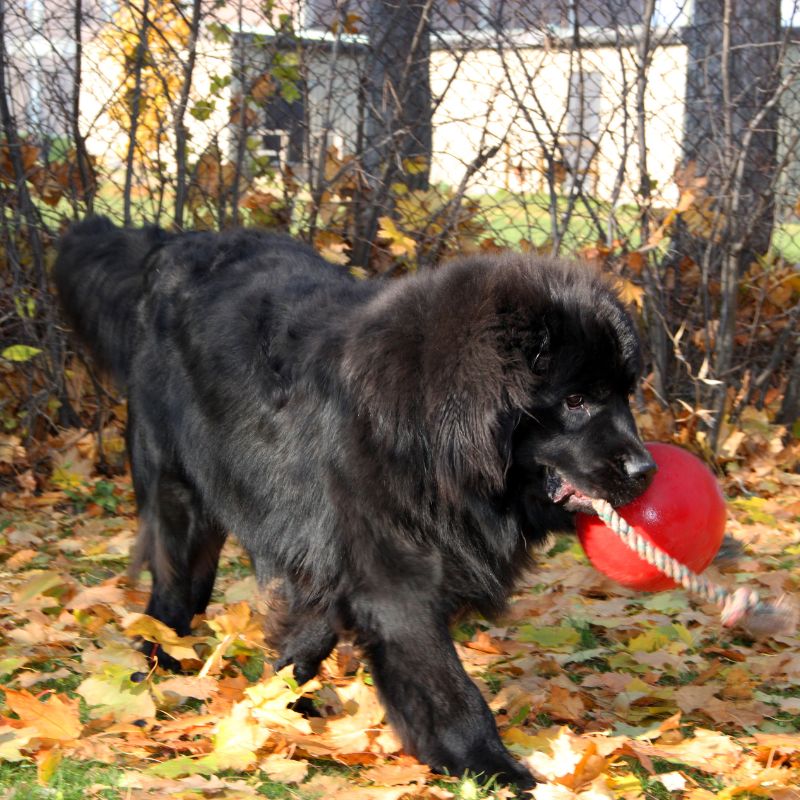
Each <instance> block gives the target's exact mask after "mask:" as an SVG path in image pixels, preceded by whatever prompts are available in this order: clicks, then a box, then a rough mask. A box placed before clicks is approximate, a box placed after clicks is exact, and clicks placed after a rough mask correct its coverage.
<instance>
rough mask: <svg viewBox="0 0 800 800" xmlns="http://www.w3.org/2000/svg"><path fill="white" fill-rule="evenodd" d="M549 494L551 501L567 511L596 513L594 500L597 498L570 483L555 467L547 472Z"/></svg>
mask: <svg viewBox="0 0 800 800" xmlns="http://www.w3.org/2000/svg"><path fill="white" fill-rule="evenodd" d="M547 496H548V497H549V498H550V501H551V502H553V503H555V504H556V505H559V506H561V507H562V508H564V509H566V510H567V511H582V512H584V513H588V514H591V513H594V511H593V508H592V500H593V499H595V498H593V497H591V496H590V495H588V494H586V492H582V491H581V490H580V489H579V488H578V487H577V486H575V484H573V483H570V481H568V480H567V479H566V478H565V477H564V476H563V475H561V473H559V472H557V471H556V470H554V469H550V470H548V473H547Z"/></svg>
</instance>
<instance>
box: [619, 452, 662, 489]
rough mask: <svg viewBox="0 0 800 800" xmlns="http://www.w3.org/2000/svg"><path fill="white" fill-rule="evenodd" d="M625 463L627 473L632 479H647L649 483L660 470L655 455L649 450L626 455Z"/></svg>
mask: <svg viewBox="0 0 800 800" xmlns="http://www.w3.org/2000/svg"><path fill="white" fill-rule="evenodd" d="M623 465H624V467H625V474H626V475H627V476H628V477H629V478H630V479H631V480H646V481H647V482H648V483H649V482H650V481H651V480H652V479H653V475H655V474H656V472H657V470H658V467H657V466H656V462H655V461H653V457H652V456H651V455H650V453H648V452H647V451H645V452H644V453H636V454H635V455H630V456H626V457H625V459H624V461H623Z"/></svg>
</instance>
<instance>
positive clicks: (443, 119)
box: [0, 0, 800, 452]
mask: <svg viewBox="0 0 800 800" xmlns="http://www.w3.org/2000/svg"><path fill="white" fill-rule="evenodd" d="M796 18H797V19H800V15H798V14H797V13H796V9H795V7H794V4H793V3H786V2H783V3H781V2H779V0H751V1H750V2H749V3H747V4H745V3H743V2H741V0H703V2H699V1H698V2H695V3H692V2H689V0H685V1H684V0H606V1H602V0H569V1H567V0H425V1H424V2H417V1H416V0H415V1H414V2H400V0H352V1H348V0H338V1H337V0H295V1H294V2H292V1H291V0H287V2H277V1H274V0H265V1H264V2H259V1H258V0H186V1H185V2H178V1H177V0H136V2H129V1H128V0H122V2H109V0H0V57H1V60H2V71H1V74H2V78H0V202H2V209H3V211H2V230H0V266H1V267H2V275H3V295H2V301H1V302H0V319H2V330H1V331H0V335H1V336H2V347H3V351H2V354H3V358H2V364H0V366H2V370H3V375H4V382H3V388H2V389H1V390H0V403H2V411H1V412H0V414H1V416H2V422H3V424H4V426H5V429H6V431H15V432H16V434H18V435H24V436H27V437H34V438H35V437H40V436H44V435H46V434H47V432H48V431H50V430H52V429H53V428H54V427H55V426H57V425H59V424H65V423H74V422H76V421H77V417H78V415H76V412H75V411H74V407H75V388H74V386H71V385H70V380H71V378H70V374H71V373H70V371H69V370H65V366H66V363H67V362H66V361H65V359H66V356H65V348H64V338H63V331H62V330H61V327H60V324H59V320H58V314H57V309H56V308H55V307H54V304H53V302H52V298H51V295H50V293H49V289H48V266H49V264H50V263H51V261H52V254H53V244H54V241H55V239H56V237H57V236H58V234H59V232H60V231H61V230H62V229H63V227H64V225H65V224H66V223H67V222H68V221H69V220H71V219H74V218H79V217H81V216H83V215H85V214H87V213H103V214H107V215H109V216H110V217H112V218H113V219H114V220H115V221H118V222H120V223H125V224H141V223H144V222H148V223H156V224H159V225H162V226H166V227H174V228H177V229H182V228H197V227H203V228H222V227H226V226H230V225H236V224H254V225H260V226H267V227H270V228H277V229H281V230H285V231H287V232H289V233H291V234H292V235H295V236H298V237H300V238H303V239H306V240H308V241H310V242H311V243H312V244H313V245H314V246H315V247H316V248H317V249H318V250H319V251H320V252H321V253H322V254H323V256H325V257H326V258H327V259H328V260H330V261H331V262H333V263H334V264H335V265H338V268H340V269H349V270H351V271H353V273H354V274H356V275H358V276H360V277H365V278H366V277H369V276H382V277H389V276H391V275H394V274H398V273H401V272H404V271H408V270H414V269H420V268H429V267H432V266H434V265H435V264H437V263H439V262H440V261H441V260H442V259H445V258H447V257H449V256H452V255H456V254H459V253H470V252H476V251H484V252H493V251H497V250H502V249H505V248H514V249H523V250H530V251H536V252H539V253H542V254H546V255H551V254H552V255H563V256H570V257H579V258H582V259H584V260H586V261H589V262H594V263H595V264H597V265H599V266H600V267H601V268H602V269H605V270H607V271H608V272H609V273H611V274H612V275H613V276H615V278H616V280H618V281H619V284H620V287H621V290H622V292H623V294H624V295H625V297H626V298H627V299H628V300H629V301H630V302H631V303H632V304H633V305H634V306H635V307H636V308H637V309H638V312H639V314H640V317H641V324H642V328H643V331H644V334H645V340H646V342H647V347H648V363H649V375H648V377H647V381H646V391H647V396H646V397H645V398H644V400H648V399H654V400H655V401H656V402H658V403H660V404H662V405H663V406H665V407H673V408H676V409H678V410H679V411H678V412H676V420H677V423H676V424H682V425H683V426H684V427H685V429H686V430H691V431H693V432H695V433H696V432H701V433H702V436H701V440H702V442H703V443H705V444H707V446H708V447H709V449H710V450H712V451H714V452H719V450H720V448H721V447H723V446H724V442H725V437H726V430H727V429H728V427H729V426H730V425H731V424H732V422H735V420H736V418H737V415H740V414H741V413H742V412H743V410H744V409H746V408H749V407H753V406H755V407H757V408H766V409H768V410H769V415H770V418H775V419H777V420H778V421H780V422H783V423H786V424H789V425H791V424H792V423H794V422H795V420H796V418H797V416H798V402H799V401H798V395H799V394H800V356H798V352H799V351H800V348H798V316H799V315H800V312H798V307H799V304H798V294H799V293H800V273H798V270H797V267H796V265H797V263H798V262H800V217H799V216H798V213H799V212H800V203H799V202H798V199H799V198H800V184H799V183H798V179H800V142H799V141H798V137H799V136H800V134H799V133H798V131H800V74H798V73H800V31H796V30H795V29H794V27H793V24H794V22H795V19H796ZM95 388H97V387H95Z"/></svg>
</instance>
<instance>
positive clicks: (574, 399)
mask: <svg viewBox="0 0 800 800" xmlns="http://www.w3.org/2000/svg"><path fill="white" fill-rule="evenodd" d="M564 402H565V403H566V404H567V408H571V409H573V411H574V410H575V409H576V408H581V406H583V395H582V394H570V395H568V396H567V397H566V398H565V399H564Z"/></svg>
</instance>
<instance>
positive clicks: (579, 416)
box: [55, 219, 654, 787]
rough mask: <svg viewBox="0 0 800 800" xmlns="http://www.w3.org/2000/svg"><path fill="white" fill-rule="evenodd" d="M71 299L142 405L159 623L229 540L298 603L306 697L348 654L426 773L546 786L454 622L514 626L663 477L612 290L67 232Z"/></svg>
mask: <svg viewBox="0 0 800 800" xmlns="http://www.w3.org/2000/svg"><path fill="white" fill-rule="evenodd" d="M55 277H56V282H57V284H58V289H59V292H60V295H61V298H62V300H63V303H64V306H65V308H66V311H67V313H68V315H69V318H70V320H71V321H72V324H73V326H74V328H75V330H76V331H77V332H78V334H79V335H80V336H81V337H82V338H83V339H85V340H86V341H87V342H88V344H89V345H90V347H91V348H92V349H93V351H94V353H95V354H96V356H97V358H98V359H99V361H100V362H101V364H102V365H104V366H105V367H106V368H107V369H109V370H110V371H111V372H112V373H113V375H114V376H115V377H116V379H117V380H118V382H119V383H120V384H122V386H123V387H124V388H125V389H126V390H127V393H128V396H129V417H130V422H129V431H128V443H129V451H130V458H131V465H132V470H133V480H134V487H135V491H136V498H137V502H138V506H139V513H140V517H141V531H140V535H139V536H140V538H139V553H140V557H141V559H143V560H145V561H147V562H148V563H149V565H150V569H151V571H152V573H153V590H152V596H151V598H150V602H149V605H148V607H147V612H148V613H149V614H151V615H153V616H155V617H157V618H158V619H160V620H162V621H164V622H166V623H167V624H169V625H171V626H172V627H173V628H174V629H175V630H176V631H177V632H178V633H180V634H186V633H188V632H189V628H190V623H191V619H192V616H193V615H194V614H195V613H199V612H202V611H203V610H204V609H205V607H206V604H207V603H208V600H209V596H210V593H211V590H212V587H213V583H214V577H215V573H216V567H217V559H218V555H219V551H220V548H221V546H222V544H223V541H224V539H225V535H226V532H227V531H232V532H234V533H235V534H236V536H237V537H238V538H239V540H240V541H241V543H242V544H243V545H244V547H245V548H246V549H247V550H248V552H249V553H250V555H251V558H252V561H253V564H254V566H255V571H256V575H257V577H258V579H259V581H261V582H262V583H266V582H268V581H272V580H274V579H279V581H280V582H281V585H282V587H283V588H282V593H283V606H284V608H285V615H284V618H283V620H282V626H281V631H282V635H281V637H280V641H279V642H278V646H279V649H280V653H281V658H280V663H281V664H285V663H293V664H294V669H295V674H296V676H297V679H298V680H299V681H305V680H306V679H308V678H310V677H312V676H313V675H314V674H315V673H316V672H317V669H318V667H319V665H320V662H321V661H322V660H323V659H324V658H325V657H326V656H327V655H328V654H329V653H330V651H331V649H332V648H333V647H334V645H335V644H336V641H337V638H338V636H339V635H340V633H341V632H343V631H348V632H350V633H353V634H354V635H355V637H356V640H357V641H358V643H359V644H360V645H361V646H362V647H363V649H364V652H365V653H366V656H367V657H368V659H369V662H370V665H371V669H372V673H373V676H374V679H375V682H376V684H377V686H378V689H379V691H380V693H381V696H382V698H383V702H384V703H385V706H386V709H387V712H388V716H389V719H390V721H391V722H392V724H393V725H394V726H395V728H396V729H397V731H398V732H399V734H400V736H401V737H402V740H403V743H404V745H405V747H406V748H407V749H408V750H409V751H410V752H412V753H414V754H415V755H417V757H418V758H419V759H421V760H422V761H424V762H427V763H428V764H430V765H431V766H432V767H434V768H435V769H437V770H448V771H450V772H452V773H461V772H463V771H464V770H472V771H474V772H478V773H483V774H484V775H486V776H489V775H494V774H499V776H500V777H501V779H502V780H504V781H509V782H513V783H516V784H517V785H519V786H523V787H526V786H530V785H532V783H533V781H532V778H531V777H530V775H529V774H528V772H527V771H526V770H525V769H523V768H522V767H521V766H520V765H519V764H518V763H517V762H516V761H515V760H514V759H513V758H512V757H511V756H510V755H509V753H508V752H507V751H506V749H505V747H504V746H503V745H502V743H501V741H500V738H499V736H498V734H497V730H496V728H495V724H494V721H493V718H492V714H491V713H490V711H489V709H488V707H487V706H486V703H485V702H484V701H483V699H482V697H481V695H480V693H479V692H478V689H477V688H476V687H475V685H474V684H473V683H472V681H471V680H470V679H469V678H468V677H467V675H466V673H465V671H464V669H463V667H462V666H461V663H460V661H459V659H458V657H457V654H456V651H455V649H454V647H453V643H452V641H451V638H450V635H449V632H448V623H449V621H450V620H451V619H452V618H453V616H454V615H455V614H457V613H459V612H460V611H462V610H464V609H472V610H476V611H479V612H481V613H483V614H487V615H491V614H494V613H496V612H497V611H499V610H501V609H502V608H503V606H504V604H505V602H506V599H507V597H508V595H509V593H510V592H511V591H512V589H513V587H514V585H515V582H516V581H517V579H518V578H519V577H520V575H521V573H522V572H523V571H524V570H525V569H526V568H527V567H529V566H530V565H531V557H530V548H531V547H533V546H534V545H536V544H537V543H538V542H541V541H542V540H543V538H544V537H545V536H546V534H547V532H548V531H550V530H552V529H564V528H568V527H570V526H571V525H572V516H573V515H572V511H574V510H575V509H579V508H582V507H584V506H585V504H586V503H587V502H588V499H587V498H591V497H598V496H602V497H605V498H607V499H608V500H610V501H611V502H612V503H613V504H615V505H619V504H621V503H624V502H627V501H628V500H630V499H632V498H633V497H635V496H636V495H638V494H639V493H640V492H641V491H643V490H644V488H645V487H646V485H647V484H648V482H649V480H650V478H651V475H652V472H653V470H654V466H653V464H652V461H651V460H650V458H649V456H648V454H647V451H646V450H645V449H644V447H643V445H642V443H641V441H640V439H639V437H638V434H637V432H636V427H635V424H634V421H633V418H632V416H631V413H630V410H629V406H628V397H629V395H630V393H631V391H632V390H633V388H634V384H635V381H636V379H637V375H638V371H639V346H638V342H637V337H636V333H635V330H634V326H633V324H632V323H631V320H630V319H629V317H628V316H627V314H626V313H625V312H624V310H623V309H622V307H621V305H620V304H619V302H618V301H617V299H616V297H615V296H614V294H613V292H612V291H611V290H610V289H609V288H608V286H607V285H606V284H605V283H604V282H603V281H602V280H601V279H600V278H599V277H597V276H596V275H595V274H593V272H592V271H591V270H590V269H589V268H587V267H585V266H575V265H571V264H568V263H563V262H559V261H553V260H547V259H543V258H538V257H533V256H524V257H523V256H503V257H495V256H481V257H475V258H468V259H464V260H460V261H454V262H452V263H450V264H447V265H445V266H443V267H441V268H440V269H438V270H435V271H428V272H425V273H424V274H418V275H414V276H411V277H406V278H403V279H401V280H397V281H380V280H374V281H369V282H362V281H356V280H354V279H351V278H350V277H349V276H348V275H347V273H346V272H345V271H344V270H342V269H340V268H337V267H334V266H331V265H329V264H328V263H326V262H325V261H323V260H322V259H321V258H320V257H319V256H317V255H316V254H315V253H314V252H313V251H312V250H311V249H310V248H308V247H306V246H305V245H302V244H299V243H298V242H296V241H293V240H291V239H288V238H284V237H280V236H275V235H271V234H267V233H260V232H255V231H233V232H230V233H223V234H212V233H193V234H183V235H170V234H166V233H164V232H162V231H159V230H157V229H155V228H151V229H145V230H137V231H133V230H120V229H117V228H114V227H113V226H112V225H111V223H110V222H108V221H107V220H104V219H90V220H87V221H85V222H83V223H80V224H78V225H76V226H75V227H73V228H72V230H71V231H70V232H69V233H67V235H66V236H65V238H64V240H63V243H62V245H61V252H60V255H59V258H58V261H57V264H56V268H55Z"/></svg>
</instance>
